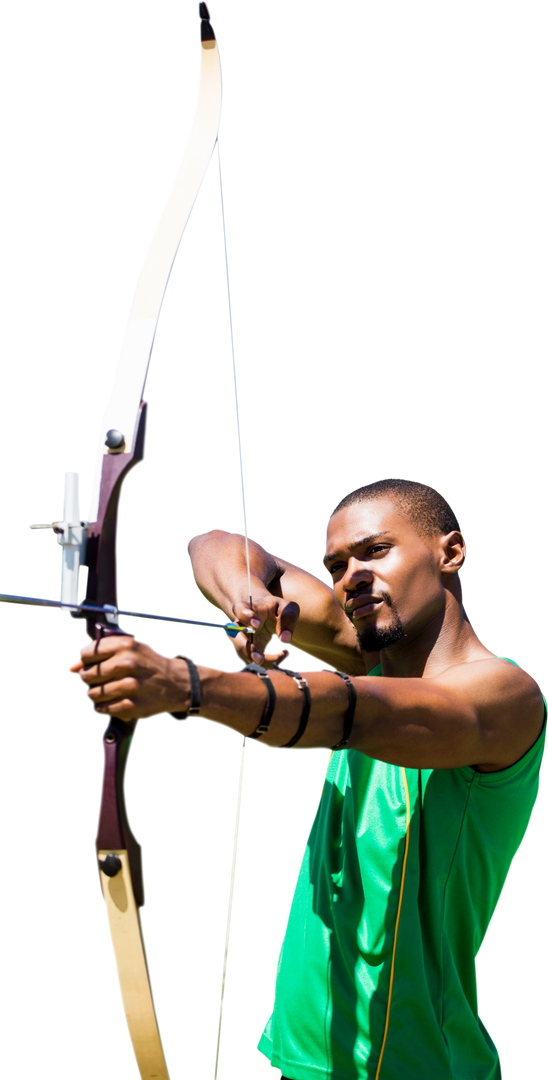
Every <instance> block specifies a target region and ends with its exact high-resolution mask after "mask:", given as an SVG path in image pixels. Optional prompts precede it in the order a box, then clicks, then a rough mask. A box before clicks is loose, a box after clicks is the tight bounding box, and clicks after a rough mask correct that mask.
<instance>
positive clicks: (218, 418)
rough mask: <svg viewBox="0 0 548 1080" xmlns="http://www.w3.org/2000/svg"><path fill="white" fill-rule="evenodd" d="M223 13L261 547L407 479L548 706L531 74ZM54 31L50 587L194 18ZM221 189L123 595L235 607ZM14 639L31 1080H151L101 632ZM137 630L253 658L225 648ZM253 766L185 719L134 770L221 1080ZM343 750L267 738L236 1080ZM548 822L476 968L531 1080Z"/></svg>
mask: <svg viewBox="0 0 548 1080" xmlns="http://www.w3.org/2000/svg"><path fill="white" fill-rule="evenodd" d="M214 11H215V16H216V25H217V27H218V30H219V33H220V39H222V42H223V50H224V57H225V65H226V71H227V77H226V78H227V82H226V119H225V127H224V134H223V147H224V159H225V172H226V188H227V204H228V226H229V235H230V252H231V264H232V279H233V292H235V310H236V328H237V341H238V355H239V365H240V381H241V395H242V413H243V431H244V446H245V462H246V470H248V486H249V502H250V522H251V532H252V535H253V536H254V537H256V538H258V539H260V540H263V541H264V542H265V543H266V544H267V545H268V546H269V548H271V549H272V550H273V551H276V552H278V553H280V554H283V555H285V556H288V557H291V558H293V559H295V561H297V562H299V563H303V564H304V565H307V566H310V567H311V568H312V569H318V558H319V555H320V553H321V535H322V527H323V522H324V519H325V515H326V512H328V510H329V507H330V504H331V502H332V501H333V499H334V498H335V497H336V496H337V495H338V494H339V492H340V491H343V490H345V489H347V488H348V487H350V486H352V485H353V484H358V483H360V482H361V481H363V480H366V478H373V477H375V476H383V475H387V474H391V473H397V474H399V475H405V476H412V477H415V478H419V480H426V481H428V482H429V483H435V484H437V485H438V486H439V487H440V488H441V489H442V490H443V491H444V492H445V494H446V495H450V496H451V498H452V499H453V500H454V501H455V503H456V505H457V508H458V510H459V512H460V514H462V516H463V519H464V523H465V527H466V529H467V535H468V539H469V543H470V563H469V566H468V568H467V571H466V575H465V585H466V586H467V595H466V598H467V604H468V608H469V610H470V613H471V617H472V619H473V621H475V623H476V625H477V626H478V629H479V631H480V633H481V634H482V636H483V638H484V639H485V640H486V642H487V644H489V645H491V646H492V648H494V649H496V650H498V651H504V652H507V653H509V654H511V656H514V657H517V658H518V659H519V660H521V662H522V663H524V664H525V665H526V666H527V667H529V669H530V670H532V671H533V672H534V673H535V674H536V675H537V677H538V678H539V679H540V681H542V683H543V684H545V683H546V678H543V666H544V648H543V646H544V640H543V638H542V626H543V624H544V621H545V620H544V605H545V604H546V586H545V581H544V576H543V565H544V534H545V531H546V529H545V524H544V525H543V521H544V523H545V517H544V499H543V496H544V471H543V470H542V467H540V465H542V462H540V454H542V434H543V424H544V401H543V395H542V394H540V393H539V390H538V387H537V386H536V384H535V377H536V370H537V368H538V365H539V346H538V343H537V340H536V332H535V328H534V324H535V319H536V308H537V295H538V293H537V285H536V279H535V272H534V247H535V242H534V228H535V227H534V217H535V210H534V207H535V193H534V179H533V180H532V181H531V185H527V177H533V178H534V177H535V175H536V171H537V163H536V161H535V150H534V148H533V149H532V148H531V146H530V145H529V144H526V141H525V140H524V136H523V125H522V123H521V120H520V116H519V111H518V110H517V107H516V104H514V102H513V99H512V79H513V76H512V73H511V72H510V71H506V72H505V71H503V70H502V69H500V72H498V73H499V75H500V78H497V79H495V80H492V79H490V78H487V77H485V75H484V66H483V62H484V56H482V55H481V53H480V52H478V51H477V50H476V48H475V46H473V45H472V44H467V45H466V48H465V50H464V53H463V57H462V64H460V65H459V64H458V63H456V62H455V59H454V58H453V72H454V78H453V79H447V80H446V81H445V80H444V78H443V69H444V67H445V66H446V65H447V54H446V50H445V38H444V35H443V33H440V39H439V42H438V48H436V49H431V50H425V52H424V53H423V55H422V56H420V63H418V62H417V63H412V62H409V64H407V65H403V64H402V63H400V60H401V58H402V56H403V55H404V54H405V50H404V48H403V42H402V41H401V40H400V42H399V48H398V53H397V54H396V53H395V52H393V51H392V39H391V37H390V33H388V30H385V32H384V33H382V35H380V36H379V35H378V33H374V35H373V33H372V32H371V27H369V26H365V25H362V26H361V27H360V31H359V35H358V38H357V39H356V41H355V44H353V45H352V46H351V48H350V46H349V44H348V41H349V33H348V24H347V23H345V21H344V19H343V18H339V17H335V12H332V13H331V15H330V16H329V17H325V19H323V16H322V17H321V18H319V19H318V18H316V19H312V18H305V17H304V16H298V17H297V15H296V14H292V13H291V12H290V11H289V10H286V9H283V12H282V11H281V9H280V10H278V9H277V11H276V13H273V14H272V12H270V11H269V10H268V8H260V10H258V11H257V12H256V13H254V14H253V16H249V15H245V12H244V11H243V10H242V11H241V12H239V13H238V14H237V9H236V5H229V4H226V3H225V4H220V3H219V4H218V5H215V9H214ZM38 18H39V19H41V22H40V21H39V22H36V21H35V22H34V24H32V26H24V25H21V26H19V27H18V29H17V32H16V33H15V35H14V37H13V40H12V49H13V54H14V58H15V62H16V64H15V67H16V70H17V76H16V78H15V80H14V83H13V85H12V86H11V93H10V97H9V103H10V107H9V108H8V109H6V117H5V124H4V140H5V146H6V149H8V157H6V161H8V165H6V166H4V168H5V172H4V181H5V183H6V195H5V202H4V211H5V232H4V248H3V251H4V258H5V260H6V262H8V265H9V268H10V272H9V276H8V280H6V281H4V305H5V307H4V315H5V316H6V318H4V330H5V337H4V349H5V352H4V355H5V363H4V367H3V372H4V378H3V391H4V411H3V415H4V419H5V421H6V422H5V426H4V441H3V448H4V454H3V472H2V489H3V499H2V508H3V530H2V581H1V588H2V589H5V590H13V591H19V592H29V593H42V594H46V595H54V594H55V592H56V575H57V552H56V549H55V548H54V545H53V542H52V540H51V538H49V537H48V536H36V535H31V534H28V532H27V531H26V529H25V524H26V522H28V521H31V519H34V518H49V517H52V516H54V515H56V514H57V512H58V504H59V492H61V475H62V471H63V469H66V468H78V469H81V470H82V473H83V476H84V485H85V497H84V501H85V499H86V484H88V477H89V473H90V468H91V458H92V450H93V445H94V440H95V433H96V424H97V419H98V415H99V411H101V408H102V406H103V402H104V400H105V396H106V392H107V389H108V382H109V379H110V373H111V367H112V363H113V359H115V356H116V352H117V348H118V342H119V338H120V332H121V327H122V323H123V318H124V314H125V310H126V305H128V300H129V296H130V292H131V287H132V284H133V281H134V278H135V273H136V271H137V268H138V265H139V261H141V258H142V255H143V251H144V248H145V245H146V242H147V240H148V237H149V234H150V231H151V228H152V226H153V222H155V219H156V216H157V213H158V210H159V207H160V205H161V202H162V200H163V197H164V194H165V191H166V189H168V187H169V184H170V180H171V178H172V175H173V172H174V168H175V166H176V163H177V160H178V156H179V152H181V147H182V145H183V141H184V138H185V135H186V131H187V125H188V118H189V114H190V109H191V104H192V97H193V91H195V73H196V45H195V33H196V30H195V27H196V23H195V16H193V10H192V4H191V3H188V4H185V5H184V9H183V8H181V9H179V8H177V9H176V12H174V11H170V10H169V9H168V10H163V9H162V10H160V9H150V10H146V9H142V13H141V14H139V13H138V12H135V11H134V10H133V9H130V8H128V9H123V8H121V9H120V11H119V12H118V15H117V17H116V21H115V22H112V18H111V13H110V10H107V9H106V8H105V9H104V10H103V9H101V8H98V9H94V10H93V17H92V16H91V15H86V14H82V13H79V14H78V15H77V17H76V18H77V21H76V22H75V16H73V15H71V16H70V19H68V23H67V21H66V19H65V17H64V16H63V15H62V14H58V13H55V14H52V13H51V12H48V13H45V10H44V13H43V14H42V15H40V16H38ZM399 37H400V38H403V37H404V32H403V29H402V28H400V35H399ZM415 55H418V54H415ZM380 57H382V59H380ZM490 63H491V64H492V65H493V67H494V68H496V58H494V57H493V56H491V60H490ZM482 72H483V73H482ZM494 84H496V91H495V90H494ZM517 162H518V163H519V167H518V165H517ZM531 188H533V190H531ZM216 198H217V197H216V186H215V174H214V167H213V168H212V171H211V174H210V177H209V179H208V181H206V185H205V188H204V191H203V193H202V197H201V199H200V202H199V206H198V208H197V212H196V214H195V218H193V220H192V222H191V225H190V228H189V232H188V235H187V239H186V241H185V244H184V247H183V252H182V255H181V258H179V262H178V266H177V270H176V273H175V276H174V281H173V284H172V287H171V292H170V296H169V300H168V305H166V309H165V313H164V316H163V320H162V326H161V332H160V338H159V345H158V349H157V354H156V360H155V365H153V370H152V376H151V381H150V388H149V397H150V400H151V402H152V413H151V429H150V450H149V460H148V462H147V463H146V467H144V468H142V469H139V470H137V471H136V472H135V474H134V475H133V476H132V477H131V481H130V484H129V487H128V492H126V496H125V501H124V508H123V528H122V542H121V567H122V603H124V604H126V605H130V606H138V607H143V608H153V609H156V610H161V611H171V612H178V613H184V615H197V616H205V617H213V618H220V616H218V615H217V616H216V615H215V613H212V612H211V609H209V608H208V607H206V606H205V605H204V604H203V603H202V600H201V599H200V597H199V596H198V595H197V593H196V591H195V589H193V586H192V584H191V581H190V577H189V572H188V565H187V561H186V556H185V542H186V538H187V536H188V535H189V534H191V532H196V531H199V530H201V529H205V528H209V527H211V526H213V525H223V526H225V527H227V528H232V529H235V528H236V529H237V528H239V527H240V515H239V502H238V484H237V470H236V455H235V436H233V421H232V409H231V397H230V378H229V359H228V347H227V335H226V320H225V300H224V286H223V267H222V258H220V240H219V233H218V216H217V203H216ZM532 253H533V260H532V257H531V256H532ZM1 619H2V627H3V633H2V653H3V657H2V660H3V663H2V670H3V679H4V693H3V701H4V714H3V715H4V738H3V747H4V765H3V771H4V785H5V786H4V793H5V794H6V795H8V798H5V794H4V799H5V802H4V807H5V816H4V823H5V825H6V827H5V831H4V841H8V842H6V843H5V842H4V867H8V869H9V873H8V874H5V875H4V933H5V930H6V929H8V928H9V933H8V934H6V935H5V937H4V964H5V981H6V982H9V985H10V991H9V995H8V998H9V1003H8V1009H9V1028H10V1030H11V1032H12V1038H13V1041H14V1043H16V1044H18V1045H19V1047H24V1061H25V1066H26V1069H25V1071H26V1072H27V1075H35V1074H37V1072H38V1071H39V1070H41V1069H42V1068H43V1066H44V1064H51V1063H52V1062H54V1063H55V1072H56V1075H57V1076H59V1077H65V1076H66V1077H73V1076H80V1075H83V1070H85V1074H86V1075H88V1074H90V1075H91V1074H92V1072H94V1071H96V1070H99V1069H101V1070H102V1074H103V1075H106V1076H108V1077H110V1076H117V1077H120V1078H122V1077H128V1080H130V1078H131V1077H132V1076H133V1067H132V1064H131V1059H130V1056H129V1051H128V1045H126V1041H125V1036H124V1032H123V1027H122V1023H121V1017H120V1011H119V1005H118V1000H117V996H116V990H115V982H113V978H112V971H111V962H110V957H109V953H108V946H107V940H106V934H105V928H104V921H103V915H102V910H101V905H99V901H98V897H97V894H96V891H95V883H94V875H93V865H92V859H91V850H90V847H89V841H90V840H91V834H92V827H93V818H94V810H95V800H96V786H97V773H98V760H99V758H98V748H97V741H96V740H97V735H98V731H99V729H101V723H99V720H97V718H95V717H93V716H92V714H91V713H90V712H89V708H88V706H86V704H85V702H82V699H81V694H80V688H79V686H78V684H77V683H76V681H75V680H71V679H69V677H68V675H67V674H66V673H65V671H64V667H65V664H66V663H68V662H69V661H70V660H72V659H73V658H75V657H76V651H77V649H78V647H79V645H80V644H82V637H81V634H80V633H79V629H78V626H76V625H75V624H73V623H70V621H69V620H68V619H65V618H64V619H59V618H58V617H57V616H56V615H55V613H53V612H42V611H29V610H16V609H12V610H8V609H5V610H3V611H2V613H1ZM130 629H136V624H134V625H133V626H132V627H130ZM139 630H142V631H143V634H144V636H147V637H149V639H150V640H151V642H152V643H153V644H155V645H156V646H157V647H158V648H160V649H164V650H165V651H170V652H171V651H175V649H177V648H184V649H185V650H186V651H189V652H191V653H192V654H193V656H195V657H197V658H198V659H201V660H208V661H211V662H212V663H218V664H226V665H227V666H235V664H236V662H235V660H233V658H232V654H231V652H230V650H229V648H228V646H227V644H226V643H225V640H224V638H223V637H222V636H220V635H214V634H209V633H205V632H200V631H181V630H175V629H166V627H160V626H155V627H148V626H147V627H144V626H139ZM293 662H294V663H300V664H302V665H304V666H305V665H306V666H308V665H309V661H307V660H305V659H303V658H300V657H299V656H297V654H295V657H294V661H293ZM237 759H238V740H237V739H236V738H235V737H233V735H230V734H229V733H227V732H224V731H219V730H217V729H215V728H209V727H206V726H205V725H202V724H196V725H192V726H191V725H188V726H184V727H178V726H176V725H174V724H172V723H171V721H170V720H169V719H161V720H157V721H153V723H151V724H149V725H145V726H143V727H142V729H141V731H139V735H138V741H137V745H136V750H135V755H134V761H133V765H132V772H131V782H130V796H131V808H132V814H133V820H134V822H135V825H136V828H137V832H138V833H139V835H141V837H142V839H143V841H144V842H145V843H146V846H147V870H148V880H149V905H148V907H147V913H146V918H147V929H148V935H149V942H150V947H151V955H152V963H153V971H155V977H156V984H157V989H158V995H159V1002H160V1009H161V1014H162V1021H163V1025H164V1032H165V1037H166V1042H168V1048H169V1052H170V1057H171V1062H172V1067H173V1071H174V1076H175V1078H181V1077H183V1076H187V1075H191V1076H192V1077H193V1078H196V1080H201V1078H206V1077H209V1076H210V1075H211V1061H212V1052H213V1040H214V1032H215V1016H216V1001H217V983H218V971H219V962H220V947H222V935H223V919H224V907H225V893H226V877H227V872H228V855H229V848H230V831H231V819H232V805H233V787H235V781H236V769H237ZM323 762H324V755H322V754H317V755H308V756H289V755H288V756H284V755H273V754H268V753H267V752H266V751H259V750H258V748H256V747H254V746H252V747H251V748H250V752H249V768H248V780H246V788H245V801H244V814H243V834H242V847H241V858H240V876H239V881H238V896H237V906H236V922H235V932H233V941H232V957H231V968H230V977H229V984H228V986H229V991H228V1004H227V1014H226V1027H225V1037H224V1048H223V1076H226V1077H232V1076H245V1078H249V1080H255V1078H256V1080H260V1078H262V1077H266V1076H267V1075H268V1072H267V1065H266V1064H265V1063H264V1061H263V1059H262V1058H259V1057H258V1056H257V1055H256V1054H255V1052H254V1050H253V1044H254V1041H255V1039H256V1037H257V1035H258V1031H259V1029H260V1026H262V1024H263V1022H264V1020H265V1017H266V1015H267V1013H268V1009H269V1004H270V995H271V974H272V966H273V961H275V956H276V950H277V946H278V942H279V939H280V934H281V930H282V926H283V920H284V916H285V909H286V904H288V900H289V895H290V892H291V887H292V882H293V876H294V873H295V869H296V865H297V862H298V856H299V853H300V848H302V845H303V840H304V837H305V834H306V831H307V826H308V823H309V820H310V816H311V814H312V811H313V807H315V801H316V797H317V794H318V788H319V783H320V778H321V772H322V768H323ZM545 820H546V814H545V809H544V807H543V806H542V805H540V806H539V808H538V811H537V813H536V816H535V819H534V822H533V825H532V828H531V833H530V836H529V838H527V840H526V842H525V846H524V849H523V851H522V853H521V854H520V856H519V859H518V863H517V865H516V869H514V872H513V874H512V876H511V879H510V881H509V885H508V888H507V890H506V893H505V896H504V900H503V904H502V907H500V912H499V914H498V915H497V917H496V920H495V923H494V926H493V929H492V931H491V934H490V937H489V940H487V943H486V945H485V947H484V949H483V954H482V957H481V961H480V976H481V995H482V1011H483V1015H484V1017H485V1020H486V1022H487V1024H489V1025H490V1027H491V1028H492V1030H493V1034H494V1036H495V1038H496V1039H497V1041H498V1042H499V1045H500V1048H502V1051H503V1056H504V1061H505V1066H506V1074H507V1080H518V1077H519V1076H521V1075H522V1072H523V1067H524V1065H526V1061H525V1059H524V1051H523V1048H524V1047H526V1048H527V1049H526V1051H525V1057H526V1055H527V1054H532V1055H533V1056H535V1054H536V1052H537V1050H538V1049H539V1038H538V1027H539V1023H540V1005H539V1003H538V1002H537V1001H536V1000H535V991H534V990H532V986H534V985H535V984H536V981H537V974H538V972H537V967H538V961H539V949H540V947H542V944H540V943H542V941H543V936H542V929H543V918H542V915H540V914H539V912H538V894H539V867H540V866H542V867H543V869H542V874H543V877H544V858H543V860H540V859H539V856H540V853H542V852H544V845H543V841H542V836H543V824H544V822H545ZM4 1008H5V1007H4ZM29 1031H30V1032H31V1035H30V1037H29ZM189 1069H190V1070H191V1071H189Z"/></svg>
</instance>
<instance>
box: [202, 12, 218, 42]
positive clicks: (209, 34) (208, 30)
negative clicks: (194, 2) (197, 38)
mask: <svg viewBox="0 0 548 1080" xmlns="http://www.w3.org/2000/svg"><path fill="white" fill-rule="evenodd" d="M200 18H201V20H202V41H215V34H214V31H213V27H212V25H211V23H210V21H209V11H208V10H207V4H200Z"/></svg>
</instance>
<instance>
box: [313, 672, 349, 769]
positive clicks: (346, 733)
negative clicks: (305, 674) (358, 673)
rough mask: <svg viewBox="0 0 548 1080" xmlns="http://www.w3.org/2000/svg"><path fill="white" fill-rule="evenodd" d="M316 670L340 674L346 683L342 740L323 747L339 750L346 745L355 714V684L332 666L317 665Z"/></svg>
mask: <svg viewBox="0 0 548 1080" xmlns="http://www.w3.org/2000/svg"><path fill="white" fill-rule="evenodd" d="M317 671H321V672H333V674H334V675H340V678H344V680H345V683H346V685H347V687H348V708H347V711H346V713H345V727H344V730H343V738H342V740H340V742H339V743H337V744H336V746H326V747H325V750H340V747H342V746H346V744H347V742H348V740H349V738H350V731H351V730H352V724H353V714H355V710H356V701H357V697H358V696H357V693H356V687H355V685H353V683H352V681H351V679H350V678H349V677H348V675H345V673H344V672H337V671H335V669H334V667H318V669H317Z"/></svg>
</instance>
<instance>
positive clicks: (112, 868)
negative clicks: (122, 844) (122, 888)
mask: <svg viewBox="0 0 548 1080" xmlns="http://www.w3.org/2000/svg"><path fill="white" fill-rule="evenodd" d="M121 869H122V860H121V859H120V858H119V857H118V855H113V854H110V855H107V857H106V859H99V870H102V871H103V874H106V876H107V877H116V875H117V874H119V873H120V870H121Z"/></svg>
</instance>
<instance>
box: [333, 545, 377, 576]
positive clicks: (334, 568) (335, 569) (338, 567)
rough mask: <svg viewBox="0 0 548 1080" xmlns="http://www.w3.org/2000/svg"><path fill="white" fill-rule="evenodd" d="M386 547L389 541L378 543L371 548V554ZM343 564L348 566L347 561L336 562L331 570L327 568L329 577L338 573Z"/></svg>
mask: <svg viewBox="0 0 548 1080" xmlns="http://www.w3.org/2000/svg"><path fill="white" fill-rule="evenodd" d="M386 548H388V544H387V543H377V544H375V546H374V548H370V554H371V553H372V552H374V551H383V549H386ZM342 566H346V563H334V565H333V566H332V567H331V568H330V569H329V570H326V575H328V577H329V578H332V577H333V575H334V573H336V572H337V570H339V569H340V567H342Z"/></svg>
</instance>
